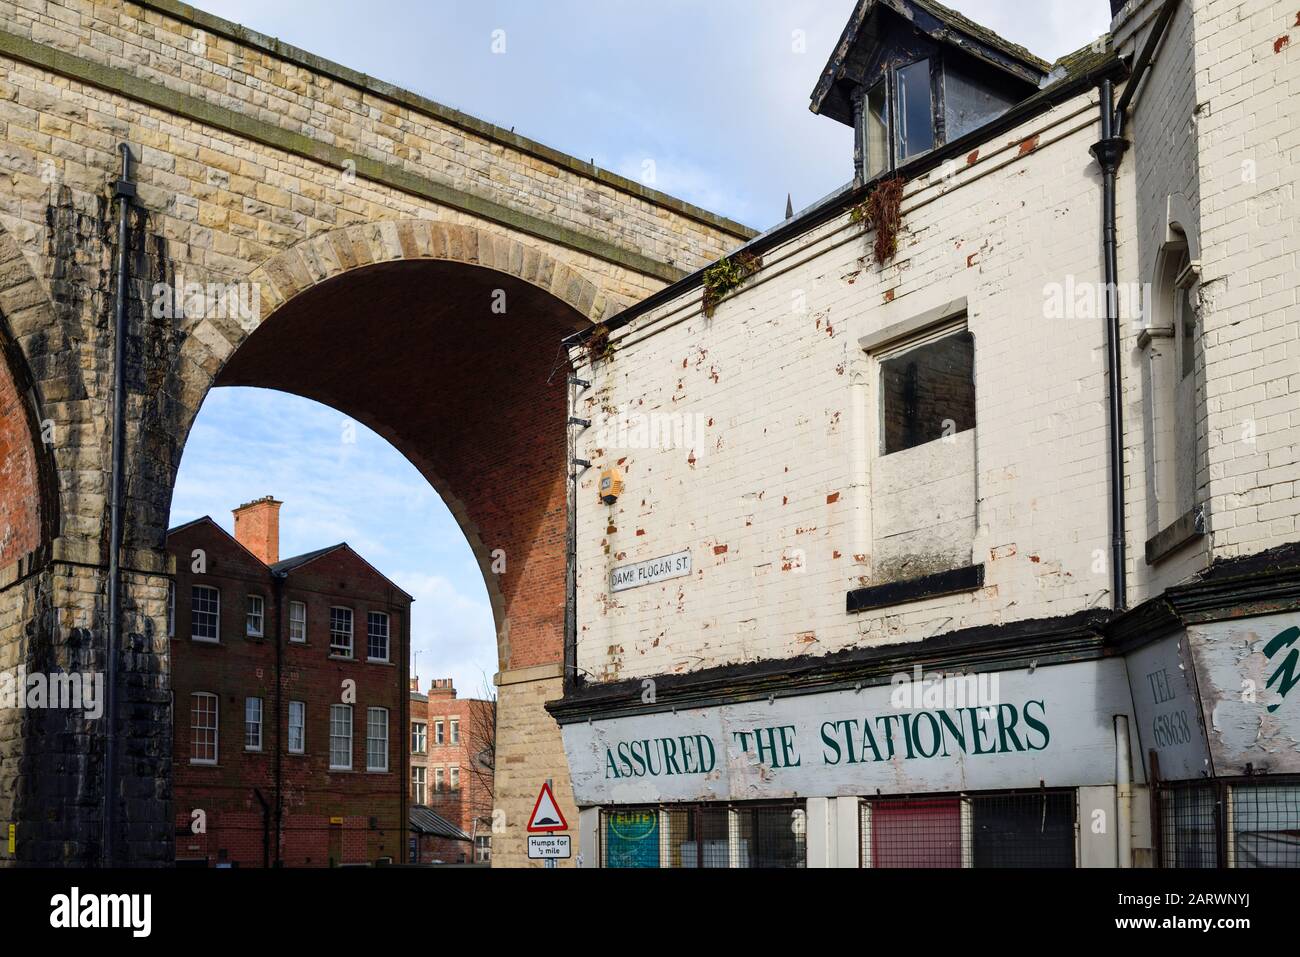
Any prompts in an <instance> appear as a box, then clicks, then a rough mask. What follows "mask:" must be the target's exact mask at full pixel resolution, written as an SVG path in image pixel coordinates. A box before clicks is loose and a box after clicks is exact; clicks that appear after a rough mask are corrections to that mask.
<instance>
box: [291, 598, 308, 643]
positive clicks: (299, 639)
mask: <svg viewBox="0 0 1300 957" xmlns="http://www.w3.org/2000/svg"><path fill="white" fill-rule="evenodd" d="M298 611H301V612H302V617H301V618H299V617H297V616H296V613H297V612H298ZM298 626H301V627H300V628H299V627H298ZM289 640H290V641H292V642H293V643H294V644H297V645H305V644H306V643H307V603H306V602H305V601H291V602H289Z"/></svg>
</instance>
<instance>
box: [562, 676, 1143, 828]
mask: <svg viewBox="0 0 1300 957" xmlns="http://www.w3.org/2000/svg"><path fill="white" fill-rule="evenodd" d="M904 677H905V679H906V680H903V681H898V680H896V681H894V682H893V683H891V684H890V685H880V686H873V687H869V688H862V689H859V690H851V691H837V692H831V693H826V694H811V695H801V696H797V697H787V698H772V699H769V700H763V701H754V702H744V703H736V704H727V705H721V706H718V707H714V708H703V709H694V710H689V711H685V710H681V711H676V712H668V713H664V712H656V713H648V714H644V715H633V716H625V717H618V718H612V719H608V720H604V721H601V720H599V719H593V720H592V721H591V722H589V723H575V724H570V725H566V726H565V727H564V729H563V733H564V741H565V749H566V752H567V754H568V758H569V764H570V769H571V771H572V772H573V781H574V788H575V796H576V797H577V800H578V803H579V804H584V805H586V804H602V803H634V802H636V801H657V800H696V799H699V800H709V799H716V800H740V799H745V798H758V797H782V796H795V795H799V796H814V795H824V796H830V795H837V794H859V793H875V792H876V791H877V790H880V791H881V792H882V793H891V792H905V791H910V790H966V789H985V788H988V789H992V788H1007V787H1038V786H1040V785H1041V784H1044V783H1046V784H1047V785H1049V786H1052V785H1057V786H1071V785H1086V784H1109V783H1113V782H1114V776H1115V736H1114V717H1115V715H1118V714H1123V715H1126V716H1130V717H1131V700H1132V699H1131V697H1130V695H1129V689H1128V681H1127V674H1126V673H1125V670H1124V665H1123V662H1122V661H1117V660H1113V659H1108V660H1102V661H1092V662H1076V663H1071V664H1066V665H1056V666H1052V667H1043V668H1038V669H1036V670H1034V671H1029V670H1018V671H1004V672H998V673H991V674H986V675H979V676H964V677H963V676H954V677H951V678H950V679H945V680H944V681H943V682H942V683H940V684H938V685H936V683H935V682H934V681H931V680H922V681H920V682H918V681H914V680H912V679H911V676H910V675H909V676H904ZM972 679H974V680H972ZM980 679H983V681H982V682H981V680H980ZM988 679H993V680H991V681H990V680H988ZM927 695H928V697H927ZM1132 757H1133V758H1134V760H1135V764H1136V766H1137V768H1139V769H1140V768H1141V764H1140V762H1139V761H1138V757H1137V753H1136V751H1135V752H1134V754H1133V756H1132ZM1139 776H1140V774H1139Z"/></svg>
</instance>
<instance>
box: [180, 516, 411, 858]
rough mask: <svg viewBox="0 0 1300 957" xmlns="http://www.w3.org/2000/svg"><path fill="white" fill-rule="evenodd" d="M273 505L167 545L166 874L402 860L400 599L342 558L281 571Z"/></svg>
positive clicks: (358, 564) (316, 555) (348, 553)
mask: <svg viewBox="0 0 1300 957" xmlns="http://www.w3.org/2000/svg"><path fill="white" fill-rule="evenodd" d="M280 505H281V503H280V502H278V501H276V500H274V499H272V498H271V497H269V496H268V497H266V498H264V499H258V500H257V501H254V502H249V503H247V504H245V505H241V506H240V507H239V508H237V509H235V536H234V537H232V536H231V535H229V534H227V533H226V532H225V530H223V529H222V528H221V527H220V526H219V525H217V523H216V522H214V521H213V520H212V519H211V518H208V517H204V518H200V519H196V520H195V521H192V522H189V523H187V524H185V525H181V526H179V527H177V528H173V529H171V530H170V531H169V532H168V534H167V548H168V551H169V552H170V553H171V555H172V556H173V557H174V559H175V562H176V577H175V584H174V590H173V593H172V596H171V607H170V609H169V611H170V614H169V621H168V629H169V636H170V643H171V652H172V654H171V662H172V689H173V708H174V715H175V719H174V726H175V737H174V741H173V745H172V747H173V757H174V766H175V808H176V826H177V834H176V857H177V860H178V862H183V863H195V864H207V865H210V866H223V865H227V866H238V867H261V866H267V865H270V866H276V865H279V866H285V867H326V866H336V865H343V864H366V863H375V862H378V861H382V860H384V859H386V858H391V859H392V860H394V861H400V860H402V859H403V854H404V848H405V846H406V828H407V789H406V788H405V787H404V786H403V782H405V781H406V780H407V777H408V770H407V769H408V760H407V758H408V755H407V751H408V747H407V742H406V741H404V740H403V733H404V732H405V731H406V729H407V728H408V723H409V711H408V702H409V698H408V694H407V690H406V689H407V661H408V650H409V648H410V607H411V601H412V599H411V596H410V595H408V594H407V593H406V592H404V591H402V590H401V589H400V588H398V587H397V586H396V585H394V584H393V583H392V582H391V581H389V580H388V579H387V578H385V577H384V576H383V575H381V574H380V573H379V572H378V571H376V570H375V569H374V568H373V567H372V566H371V565H370V564H368V563H367V562H366V561H365V559H363V558H362V557H361V556H360V555H358V554H357V553H356V552H354V551H353V550H352V549H351V548H350V547H349V546H348V545H347V544H342V543H341V544H338V545H332V546H330V547H328V548H322V549H319V550H317V551H313V552H308V553H307V554H304V555H298V556H296V557H293V558H287V559H284V560H283V561H282V560H280V557H279V509H280Z"/></svg>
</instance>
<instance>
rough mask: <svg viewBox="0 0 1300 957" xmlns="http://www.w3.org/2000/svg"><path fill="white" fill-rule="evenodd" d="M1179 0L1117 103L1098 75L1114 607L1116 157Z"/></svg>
mask: <svg viewBox="0 0 1300 957" xmlns="http://www.w3.org/2000/svg"><path fill="white" fill-rule="evenodd" d="M1178 3H1179V0H1165V4H1164V6H1163V7H1161V8H1160V13H1159V14H1158V15H1157V16H1156V21H1155V24H1154V26H1153V27H1152V29H1151V33H1150V35H1149V36H1148V37H1147V42H1146V43H1145V44H1143V46H1142V51H1141V52H1140V53H1139V54H1138V57H1137V60H1136V61H1135V62H1134V64H1133V73H1132V75H1131V76H1130V77H1129V79H1128V82H1127V83H1125V85H1124V94H1123V96H1121V97H1120V101H1119V106H1118V107H1116V105H1115V88H1114V85H1113V84H1112V82H1111V80H1110V79H1109V78H1107V79H1104V80H1102V81H1101V85H1100V93H1101V139H1099V140H1098V141H1097V142H1096V143H1094V144H1093V145H1092V148H1091V152H1092V155H1093V156H1095V157H1096V158H1097V162H1098V164H1099V165H1100V166H1101V174H1102V179H1101V182H1102V200H1101V202H1102V238H1101V249H1102V263H1103V270H1104V273H1105V283H1106V286H1105V289H1106V357H1107V363H1108V366H1109V372H1110V389H1109V395H1108V397H1107V400H1108V401H1107V406H1108V412H1109V416H1108V417H1109V420H1110V564H1111V595H1112V599H1111V601H1112V607H1113V608H1114V610H1115V611H1123V610H1124V609H1125V608H1127V607H1128V590H1127V583H1126V573H1127V569H1126V565H1127V556H1126V554H1125V535H1124V511H1125V508H1124V412H1123V401H1124V398H1123V392H1124V388H1123V381H1122V376H1121V365H1120V363H1121V357H1120V322H1119V287H1118V286H1117V283H1118V281H1119V264H1118V263H1119V241H1118V235H1117V230H1116V226H1115V219H1116V216H1115V177H1116V173H1117V172H1118V170H1119V164H1120V161H1121V160H1122V159H1123V158H1124V153H1125V152H1126V151H1127V150H1128V146H1129V144H1128V141H1127V140H1125V139H1124V121H1125V119H1126V118H1127V114H1128V108H1129V105H1130V103H1132V101H1133V97H1134V96H1135V94H1136V93H1137V90H1138V87H1139V86H1140V85H1141V83H1142V79H1143V77H1144V76H1145V75H1146V71H1147V70H1148V69H1149V68H1150V66H1151V62H1152V60H1153V59H1154V58H1155V53H1156V49H1157V47H1159V45H1160V42H1161V40H1162V39H1163V38H1164V35H1165V31H1166V30H1167V29H1168V28H1169V21H1170V20H1172V19H1173V15H1174V10H1175V9H1177V7H1178Z"/></svg>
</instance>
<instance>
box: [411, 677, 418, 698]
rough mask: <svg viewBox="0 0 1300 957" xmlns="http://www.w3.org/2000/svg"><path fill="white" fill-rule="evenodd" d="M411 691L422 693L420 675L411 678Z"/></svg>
mask: <svg viewBox="0 0 1300 957" xmlns="http://www.w3.org/2000/svg"><path fill="white" fill-rule="evenodd" d="M411 691H413V692H414V693H415V694H419V693H420V679H419V678H418V677H416V678H412V679H411Z"/></svg>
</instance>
